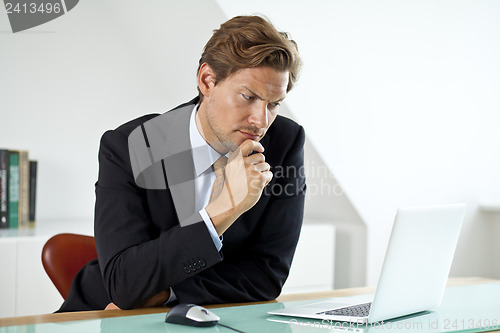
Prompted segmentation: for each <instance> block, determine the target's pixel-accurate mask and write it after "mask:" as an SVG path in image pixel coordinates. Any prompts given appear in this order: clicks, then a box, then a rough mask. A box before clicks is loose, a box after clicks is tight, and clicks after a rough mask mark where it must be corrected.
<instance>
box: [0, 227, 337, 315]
mask: <svg viewBox="0 0 500 333" xmlns="http://www.w3.org/2000/svg"><path fill="white" fill-rule="evenodd" d="M40 225H42V224H41V223H40ZM42 226H43V225H42ZM92 228H93V227H92V224H91V223H90V224H89V223H88V222H86V223H71V224H69V223H52V224H46V225H45V227H44V228H40V227H38V228H37V229H32V230H1V231H0V253H1V255H0V267H1V274H0V318H3V317H13V316H27V315H34V314H44V313H51V312H54V311H56V310H57V309H58V308H59V307H60V306H61V304H62V302H63V299H62V297H61V296H60V295H59V292H58V291H57V289H56V288H55V287H54V285H53V284H52V282H51V281H50V279H49V277H48V276H47V274H46V273H45V270H44V269H43V266H42V261H41V253H42V248H43V246H44V244H45V242H46V241H47V240H48V239H49V238H50V237H52V236H53V235H55V234H57V233H61V232H73V233H79V234H85V235H92V234H93V232H92ZM63 230H64V231H63ZM334 247H335V228H334V227H333V226H332V225H326V224H320V225H315V224H304V226H303V227H302V232H301V235H300V239H299V243H298V245H297V250H296V252H295V258H294V261H293V264H292V268H291V270H290V275H289V278H288V280H287V281H286V283H285V286H284V288H283V292H282V294H289V293H298V292H312V291H322V290H329V289H332V288H333V276H334V275H333V274H334Z"/></svg>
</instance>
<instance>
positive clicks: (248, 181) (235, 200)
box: [206, 140, 273, 236]
mask: <svg viewBox="0 0 500 333" xmlns="http://www.w3.org/2000/svg"><path fill="white" fill-rule="evenodd" d="M254 151H255V152H257V153H256V154H253V155H251V156H249V155H250V154H251V153H252V152H254ZM263 152H264V147H263V146H262V145H261V144H260V143H259V142H257V141H253V140H246V141H245V142H243V143H242V144H241V145H240V146H239V147H238V149H236V150H235V151H233V152H231V153H230V154H229V160H228V163H227V165H226V168H225V181H224V186H223V189H222V192H221V193H220V194H219V195H218V196H217V197H216V198H215V199H214V200H213V201H211V202H210V203H209V204H208V206H207V207H206V211H207V213H208V215H209V216H210V218H211V219H212V222H213V224H214V227H215V230H216V231H217V233H218V234H219V236H220V235H222V234H223V233H224V231H226V230H227V228H229V227H230V226H231V225H232V224H233V223H234V221H236V219H237V218H238V217H239V216H240V215H241V214H243V213H244V212H246V211H247V210H249V209H250V208H252V207H253V206H254V205H255V204H256V203H257V201H259V199H260V197H261V195H262V190H263V189H264V187H265V186H266V185H267V184H268V183H269V182H270V181H271V179H272V178H273V174H272V172H271V171H270V170H271V166H270V165H269V164H268V163H266V161H265V157H264V154H262V153H263Z"/></svg>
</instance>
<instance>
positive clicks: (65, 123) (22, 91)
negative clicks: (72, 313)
mask: <svg viewBox="0 0 500 333" xmlns="http://www.w3.org/2000/svg"><path fill="white" fill-rule="evenodd" d="M222 21H224V16H223V14H222V13H221V12H220V10H219V8H218V7H217V6H216V5H215V4H214V3H213V2H211V1H203V0H199V1H178V2H172V1H160V0H158V1H149V2H148V5H147V6H145V5H144V3H143V2H140V1H127V2H123V1H117V0H106V1H100V0H87V1H80V2H79V3H78V5H77V6H76V7H75V8H74V9H73V10H71V11H70V12H68V13H67V14H65V15H64V16H62V17H60V18H58V19H56V20H54V21H51V22H48V23H46V24H44V25H41V26H38V27H36V28H33V29H30V30H27V31H25V32H19V33H16V34H13V33H12V32H11V31H10V25H9V22H8V18H7V14H6V12H5V10H4V9H3V8H0V147H6V148H19V149H29V151H30V157H31V158H33V159H37V160H39V170H38V175H39V182H38V197H37V199H38V202H37V210H38V212H37V220H38V221H39V223H45V222H46V221H49V220H54V219H56V220H68V221H72V220H82V219H84V220H88V223H90V224H92V223H93V210H94V183H95V182H96V180H97V169H98V164H97V151H98V148H99V140H100V137H101V135H102V134H103V133H104V132H105V131H106V130H108V129H113V128H116V127H118V126H119V125H121V124H123V123H124V122H126V121H129V120H131V119H134V118H136V117H139V116H141V115H144V114H149V113H162V112H165V111H167V110H169V109H171V108H172V107H174V106H176V105H178V104H181V103H184V102H186V101H188V100H190V99H191V98H193V97H194V96H196V95H197V92H196V68H197V63H198V59H199V56H200V54H201V50H202V48H203V46H204V44H205V42H206V40H207V39H208V38H209V37H210V36H211V31H212V30H213V29H214V28H216V27H217V26H218V25H219V24H220V22H222Z"/></svg>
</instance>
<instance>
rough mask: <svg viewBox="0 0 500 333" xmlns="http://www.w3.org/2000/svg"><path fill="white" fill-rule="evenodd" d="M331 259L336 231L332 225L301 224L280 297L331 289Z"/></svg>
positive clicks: (332, 273) (332, 278)
mask: <svg viewBox="0 0 500 333" xmlns="http://www.w3.org/2000/svg"><path fill="white" fill-rule="evenodd" d="M334 258H335V227H334V226H333V225H331V224H307V223H306V224H304V225H303V226H302V231H301V233H300V238H299V243H298V244H297V249H296V251H295V256H294V258H293V263H292V267H291V268H290V274H289V276H288V279H287V281H286V283H285V285H284V286H283V291H282V294H292V293H306V292H315V291H325V290H331V289H333V283H334V269H335V262H334V261H335V259H334Z"/></svg>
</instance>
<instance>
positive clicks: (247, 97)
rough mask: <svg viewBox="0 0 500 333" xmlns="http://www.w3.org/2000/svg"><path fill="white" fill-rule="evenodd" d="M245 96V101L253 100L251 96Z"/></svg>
mask: <svg viewBox="0 0 500 333" xmlns="http://www.w3.org/2000/svg"><path fill="white" fill-rule="evenodd" d="M241 95H242V96H243V98H244V99H246V100H247V101H251V100H252V99H253V96H249V95H246V94H241Z"/></svg>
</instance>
